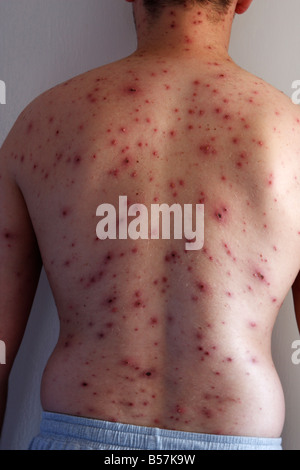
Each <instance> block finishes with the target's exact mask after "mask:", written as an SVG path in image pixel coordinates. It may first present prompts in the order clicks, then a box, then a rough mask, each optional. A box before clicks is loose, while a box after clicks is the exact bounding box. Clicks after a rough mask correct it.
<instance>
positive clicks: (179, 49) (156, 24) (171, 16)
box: [134, 3, 234, 59]
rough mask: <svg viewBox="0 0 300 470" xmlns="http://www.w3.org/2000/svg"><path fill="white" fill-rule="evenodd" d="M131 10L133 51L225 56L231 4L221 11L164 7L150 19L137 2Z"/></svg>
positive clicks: (231, 14) (227, 46)
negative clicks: (135, 41) (135, 37)
mask: <svg viewBox="0 0 300 470" xmlns="http://www.w3.org/2000/svg"><path fill="white" fill-rule="evenodd" d="M134 13H135V21H136V27H137V33H138V49H137V53H143V54H145V53H147V54H149V55H164V56H166V55H167V56H168V57H171V56H175V57H176V56H177V57H178V56H181V55H185V56H191V57H196V58H200V57H202V58H205V57H207V58H208V57H214V58H224V59H226V58H228V48H229V42H230V34H231V28H232V21H233V18H234V9H233V8H230V9H229V10H228V12H227V13H226V14H224V13H222V14H221V13H216V12H215V11H214V10H213V9H211V8H207V7H205V8H203V7H202V8H200V7H197V6H191V7H178V6H177V7H176V6H174V7H166V8H164V10H163V11H162V13H161V15H160V16H159V18H156V19H153V20H152V19H151V18H150V17H149V14H148V13H146V12H145V10H144V8H143V5H142V4H141V3H138V4H137V6H136V8H135V12H134Z"/></svg>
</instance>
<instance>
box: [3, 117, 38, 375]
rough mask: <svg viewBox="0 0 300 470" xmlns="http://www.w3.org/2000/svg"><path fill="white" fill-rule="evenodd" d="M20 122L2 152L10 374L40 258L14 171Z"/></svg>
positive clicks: (5, 318) (5, 329)
mask: <svg viewBox="0 0 300 470" xmlns="http://www.w3.org/2000/svg"><path fill="white" fill-rule="evenodd" d="M20 131H21V129H20V125H19V123H18V121H17V123H16V124H15V126H14V128H13V129H12V131H11V132H10V134H9V136H8V137H7V139H6V141H5V142H4V144H3V146H2V148H1V149H0V340H2V341H4V343H5V345H6V364H7V366H3V367H2V366H1V369H0V371H1V374H0V375H1V376H2V377H3V375H4V376H6V375H8V374H9V371H10V369H11V366H12V364H13V361H14V358H15V356H16V353H17V351H18V348H19V345H20V343H21V340H22V337H23V334H24V331H25V327H26V323H27V320H28V316H29V313H30V310H31V307H32V302H33V299H34V295H35V292H36V288H37V284H38V280H39V276H40V271H41V259H40V255H39V249H38V245H37V241H36V237H35V234H34V230H33V227H32V223H31V220H30V216H29V213H28V210H27V206H26V203H25V201H24V198H23V196H22V193H21V191H20V189H19V187H18V185H17V184H16V182H15V180H14V177H13V172H12V169H11V160H12V154H13V153H14V151H15V149H16V147H17V146H20V143H21V145H22V134H20Z"/></svg>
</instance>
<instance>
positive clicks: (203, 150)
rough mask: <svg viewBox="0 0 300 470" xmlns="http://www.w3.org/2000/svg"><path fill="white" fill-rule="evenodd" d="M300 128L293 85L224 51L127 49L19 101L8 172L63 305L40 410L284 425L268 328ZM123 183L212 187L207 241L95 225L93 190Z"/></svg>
mask: <svg viewBox="0 0 300 470" xmlns="http://www.w3.org/2000/svg"><path fill="white" fill-rule="evenodd" d="M299 131H300V119H299V112H298V111H296V110H295V107H294V106H293V105H292V104H291V103H290V102H289V100H288V99H287V98H286V97H284V96H283V95H282V94H281V93H279V92H277V91H275V90H274V89H273V88H272V87H270V86H269V85H267V84H265V83H264V82H262V81H261V80H259V79H257V78H256V77H254V76H252V75H250V74H248V73H246V72H244V71H242V70H241V69H240V68H238V67H237V66H236V65H235V64H234V63H233V62H232V61H231V60H229V59H226V60H222V59H219V60H217V59H216V60H210V59H208V58H207V57H205V58H203V60H202V61H201V60H199V57H197V59H194V58H193V57H191V56H190V55H188V54H187V55H184V54H182V55H181V56H179V57H172V56H170V57H168V56H164V57H160V56H159V55H158V54H153V55H151V54H139V53H136V54H133V56H131V57H129V58H126V59H124V60H121V61H120V62H117V63H115V64H111V65H108V66H105V67H102V68H99V69H96V70H93V71H91V72H88V73H86V74H84V75H81V76H79V77H76V78H74V79H72V80H70V81H68V82H66V83H64V84H62V85H59V86H58V87H56V88H54V89H52V90H50V91H49V92H47V93H45V94H44V95H42V96H41V97H40V98H38V99H37V100H36V101H35V102H34V103H33V104H32V105H31V106H30V107H29V108H28V109H27V110H25V112H24V113H23V115H22V116H21V117H20V119H19V122H18V124H17V126H16V129H15V130H14V131H13V135H12V136H11V137H10V138H8V140H7V143H6V145H4V147H3V150H2V155H1V157H2V159H3V162H4V163H2V167H3V168H5V171H6V173H5V174H3V171H2V173H1V179H0V184H1V182H2V184H3V185H7V186H9V187H11V188H12V189H11V192H12V193H13V192H15V193H17V191H18V189H17V188H19V189H20V192H21V194H22V196H19V195H18V196H16V197H15V199H16V200H17V199H18V198H19V199H20V201H19V202H16V207H17V205H18V204H19V205H20V206H21V205H22V204H24V203H23V202H22V201H23V199H22V198H24V201H25V204H26V206H27V208H28V213H29V216H30V219H31V221H32V225H33V229H34V233H35V235H36V238H37V242H38V246H39V250H40V253H41V256H42V261H43V265H44V267H45V270H46V273H47V275H48V279H49V282H50V285H51V288H52V291H53V295H54V298H55V301H56V305H57V310H58V314H59V318H60V324H61V331H60V337H59V341H58V344H57V346H56V348H55V350H54V352H53V354H52V356H51V358H50V360H49V362H48V364H47V367H46V370H45V374H44V377H43V382H42V404H43V408H44V409H45V410H47V411H52V412H57V413H65V414H70V415H78V416H85V417H93V418H98V419H101V420H107V421H114V422H115V421H116V422H121V423H130V424H136V425H142V426H150V427H160V428H166V429H173V430H184V431H192V432H200V433H210V434H227V435H244V436H259V437H278V436H280V435H281V432H282V427H283V421H284V399H283V393H282V388H281V385H280V381H279V378H278V376H277V373H276V371H275V368H274V365H273V362H272V357H271V335H272V329H273V325H274V322H275V320H276V317H277V313H278V311H279V308H280V306H281V304H282V302H283V300H284V298H285V296H286V294H287V292H288V290H289V289H290V287H291V285H292V284H293V281H294V279H295V278H296V276H297V274H298V271H299V259H300V257H299V255H300V253H299V252H300V223H299V220H300V219H299V208H298V206H299V205H298V198H299V181H298V177H299V174H300V173H299V155H298V152H299V147H298V146H297V145H296V144H295V141H296V139H297V136H298V134H299ZM16 136H17V138H18V141H17V142H16ZM12 140H13V141H14V147H12V144H11V142H12ZM12 148H13V149H12ZM119 196H127V197H128V205H131V204H134V203H141V204H144V205H145V206H147V207H148V208H150V206H151V204H168V205H170V206H171V205H172V204H174V203H178V204H180V205H182V206H183V205H184V204H193V205H196V204H204V208H205V231H204V234H205V242H204V247H203V249H202V250H199V251H188V250H186V249H185V243H186V240H185V239H183V240H174V239H171V240H162V239H160V240H151V239H149V240H131V239H127V240H118V239H117V240H99V239H98V237H97V235H96V227H97V223H98V222H99V217H97V216H96V210H97V207H98V206H99V205H100V204H104V203H109V204H112V205H114V207H115V208H116V209H117V208H118V204H119ZM5 220H6V222H5V225H4V226H3V225H1V235H2V238H1V243H2V245H6V246H7V250H6V251H7V253H8V254H10V253H13V252H14V250H16V251H18V245H19V244H20V245H22V243H23V242H24V237H22V233H25V238H26V236H27V233H28V238H30V237H33V235H32V234H31V232H30V228H29V225H30V224H29V222H28V219H27V218H26V217H23V218H21V220H19V222H18V221H17V220H15V219H14V220H12V222H11V224H10V221H11V219H10V217H8V216H7V218H6V219H5ZM22 238H23V240H22ZM8 254H7V256H8ZM22 269H24V268H22ZM37 270H38V269H37ZM22 275H23V273H22V272H18V273H16V272H14V276H17V277H21V276H22ZM11 276H12V277H13V274H11ZM41 314H42V312H41ZM8 343H9V342H8Z"/></svg>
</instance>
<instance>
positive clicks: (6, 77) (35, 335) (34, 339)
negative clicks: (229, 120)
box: [0, 0, 300, 450]
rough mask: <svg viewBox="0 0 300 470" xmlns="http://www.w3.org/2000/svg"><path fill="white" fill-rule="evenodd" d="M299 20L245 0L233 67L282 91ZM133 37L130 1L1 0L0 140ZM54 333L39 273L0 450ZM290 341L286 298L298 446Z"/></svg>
mask: <svg viewBox="0 0 300 470" xmlns="http://www.w3.org/2000/svg"><path fill="white" fill-rule="evenodd" d="M299 18H300V2H299V0H285V1H284V2H283V1H282V0H254V4H253V6H252V7H251V9H250V11H249V12H248V13H247V15H245V16H244V17H237V18H236V21H235V24H234V29H233V37H232V42H231V49H230V52H231V55H232V57H233V59H234V60H236V61H237V62H238V63H239V64H240V65H241V66H243V67H245V68H246V69H248V70H249V71H251V72H253V73H255V74H257V75H259V76H260V77H261V78H263V79H265V80H267V81H268V82H269V83H271V84H272V85H274V86H276V87H277V88H279V89H281V90H282V91H284V92H285V93H286V94H287V95H289V96H291V93H292V89H291V84H292V82H293V81H294V80H296V79H300V35H299V34H298V31H299V29H298V19H299ZM135 44H136V40H135V33H134V26H133V21H132V16H131V7H130V4H127V3H126V2H125V1H124V0H51V1H50V0H25V1H24V0H9V1H7V0H0V80H3V81H4V82H5V83H6V87H7V90H6V103H7V104H5V105H2V104H0V124H1V125H0V145H1V144H2V142H3V140H4V138H5V137H6V135H7V133H8V131H9V129H10V128H11V127H12V125H13V123H14V122H15V120H16V118H17V116H18V115H19V113H20V112H21V111H22V109H23V108H24V107H25V106H26V105H27V104H28V103H29V102H30V101H31V100H32V99H33V98H35V97H36V96H37V95H39V94H40V93H41V92H43V91H45V90H46V89H48V88H50V87H52V86H54V85H56V84H57V83H59V82H62V81H64V80H66V79H67V78H70V77H72V76H74V75H77V74H79V73H81V72H84V71H86V70H90V69H92V68H94V67H97V66H99V65H103V64H106V63H109V62H112V61H114V60H117V59H119V58H121V57H123V56H125V55H128V54H130V53H131V52H132V51H133V50H134V49H135ZM0 101H1V100H0ZM279 223H280V221H279ZM57 334H58V324H57V320H56V316H55V305H54V302H53V298H52V295H51V292H50V289H49V286H48V282H47V279H46V277H45V274H44V272H43V274H42V277H41V281H40V284H39V288H38V292H37V296H36V299H35V302H34V306H33V310H32V314H31V318H30V321H29V324H28V327H27V330H26V334H25V337H24V341H23V343H22V347H21V350H20V352H19V354H18V357H17V360H16V362H15V365H14V368H13V372H12V376H11V380H10V391H9V399H8V409H7V414H6V419H5V423H4V429H3V436H2V441H1V446H0V448H1V449H5V450H10V449H12V450H19V449H26V448H27V446H28V443H29V441H30V440H31V438H32V437H33V436H34V435H35V434H36V433H37V432H38V429H39V417H40V413H41V406H40V400H39V385H40V378H41V373H42V370H43V367H44V365H45V363H46V361H47V358H48V356H49V353H50V352H51V350H52V348H53V346H54V344H55V340H56V337H57ZM298 338H299V335H298V332H297V328H296V323H295V319H294V312H293V304H292V300H291V296H290V295H289V296H288V298H287V300H286V302H285V304H284V305H283V307H282V309H281V313H280V316H279V319H278V322H277V324H276V328H275V332H274V340H273V350H274V359H275V362H276V365H277V368H278V371H279V374H280V377H281V379H282V383H283V387H284V390H285V393H286V399H287V419H286V426H285V429H284V435H283V440H284V447H285V449H287V450H294V449H300V433H299V427H298V423H299V422H300V403H298V396H299V395H300V365H299V366H295V365H293V364H292V361H291V355H292V349H291V344H292V342H293V341H294V340H295V339H298ZM0 339H1V338H0ZM0 367H4V366H0ZM297 431H298V432H297Z"/></svg>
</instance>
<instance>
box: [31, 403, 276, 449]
mask: <svg viewBox="0 0 300 470" xmlns="http://www.w3.org/2000/svg"><path fill="white" fill-rule="evenodd" d="M46 441H48V442H50V441H51V442H52V443H54V442H58V443H60V444H61V445H63V443H64V442H65V443H66V445H69V446H70V445H72V444H73V445H75V443H76V444H77V446H78V447H79V448H80V449H84V448H89V449H100V450H105V449H107V450H122V449H123V450H125V449H126V450H127V449H129V450H282V448H281V442H282V440H281V439H280V438H278V439H267V438H256V437H242V436H223V435H212V434H200V433H192V432H182V431H172V430H167V429H158V428H150V427H143V426H135V425H131V424H121V423H112V422H108V421H101V420H97V419H90V418H82V417H77V416H71V415H65V414H57V413H49V412H43V415H42V422H41V430H40V435H39V436H37V438H35V440H34V441H33V445H32V447H31V448H32V449H34V446H36V448H38V446H39V444H38V443H39V442H40V444H41V445H42V446H44V448H46V447H45V446H46V444H45V443H46ZM34 442H35V444H34Z"/></svg>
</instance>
